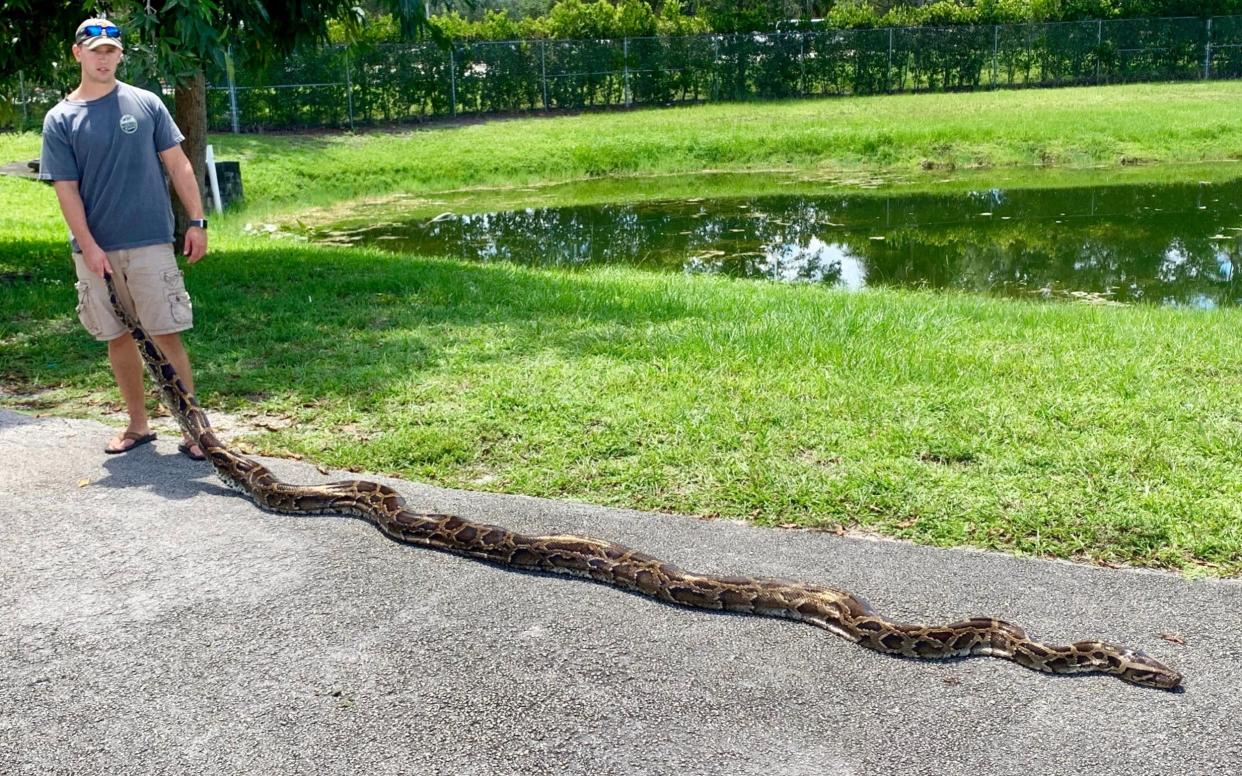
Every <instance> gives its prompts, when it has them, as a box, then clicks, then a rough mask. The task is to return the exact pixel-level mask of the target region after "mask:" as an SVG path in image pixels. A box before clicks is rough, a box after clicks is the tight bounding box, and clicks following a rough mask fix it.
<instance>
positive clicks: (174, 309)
mask: <svg viewBox="0 0 1242 776" xmlns="http://www.w3.org/2000/svg"><path fill="white" fill-rule="evenodd" d="M168 310H169V312H171V313H172V319H173V321H175V322H177V323H193V322H194V307H193V305H191V304H190V295H189V294H187V293H186V292H184V291H173V292H172V293H171V294H169V295H168Z"/></svg>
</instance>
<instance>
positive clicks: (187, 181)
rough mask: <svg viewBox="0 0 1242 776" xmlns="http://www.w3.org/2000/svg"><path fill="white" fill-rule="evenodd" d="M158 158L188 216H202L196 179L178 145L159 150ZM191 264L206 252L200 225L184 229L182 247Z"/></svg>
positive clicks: (205, 243) (205, 239)
mask: <svg viewBox="0 0 1242 776" xmlns="http://www.w3.org/2000/svg"><path fill="white" fill-rule="evenodd" d="M160 159H161V160H163V162H164V169H166V170H168V177H169V178H170V179H172V185H173V188H174V189H175V190H176V192H177V198H178V199H180V200H181V204H182V205H184V206H185V210H186V213H187V214H188V215H189V216H190V218H192V219H194V218H202V217H203V200H202V197H200V196H199V194H198V179H197V178H195V177H194V168H193V167H192V166H191V165H190V160H189V159H187V158H186V155H185V152H184V151H182V150H181V146H180V145H174V146H171V147H170V148H168V149H166V150H164V151H160ZM182 250H183V252H184V253H185V255H186V256H187V257H188V258H187V261H189V262H190V263H191V264H193V263H194V262H196V261H198V260H199V259H201V258H203V255H204V254H206V253H207V231H206V230H205V229H202V228H201V227H197V226H191V227H190V228H189V229H187V230H186V231H185V248H183V249H182Z"/></svg>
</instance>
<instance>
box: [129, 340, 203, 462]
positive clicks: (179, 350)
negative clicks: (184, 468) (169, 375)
mask: <svg viewBox="0 0 1242 776" xmlns="http://www.w3.org/2000/svg"><path fill="white" fill-rule="evenodd" d="M151 339H153V340H155V344H156V345H158V346H159V349H160V350H161V351H163V353H164V356H165V357H166V358H167V359H168V360H169V362H170V363H171V364H172V365H173V369H176V370H177V377H180V378H181V384H182V385H184V386H185V389H186V390H187V391H189V392H190V395H191V396H193V395H194V375H193V374H192V373H191V372H190V356H189V354H188V353H186V352H185V345H184V344H182V342H181V335H180V334H177V333H175V332H174V333H172V334H152V335H151ZM134 355H135V356H137V355H138V349H137V348H135V349H134ZM182 436H183V437H184V441H185V443H186V444H187V445H189V446H190V451H191V452H192V453H193V454H194V455H202V454H203V451H202V450H201V449H200V448H199V446H198V445H197V444H195V443H194V440H192V439H190V438H189V437H188V436H185V435H184V433H183V434H182Z"/></svg>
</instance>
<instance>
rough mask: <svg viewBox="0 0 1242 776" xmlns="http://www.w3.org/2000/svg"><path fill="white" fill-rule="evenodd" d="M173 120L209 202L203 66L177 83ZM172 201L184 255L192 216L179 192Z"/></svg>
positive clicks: (176, 235)
mask: <svg viewBox="0 0 1242 776" xmlns="http://www.w3.org/2000/svg"><path fill="white" fill-rule="evenodd" d="M173 119H174V120H175V121H176V122H177V127H178V128H179V129H180V130H181V134H183V135H185V140H184V141H182V143H181V148H182V150H183V151H185V155H186V156H187V157H189V159H190V164H191V165H193V167H194V175H195V177H196V178H198V195H199V198H200V199H203V201H204V202H205V201H206V198H205V197H204V196H203V194H204V192H205V191H206V189H207V187H206V183H205V181H206V176H207V79H206V78H205V77H204V76H203V71H202V70H201V69H200V70H197V71H195V73H194V75H193V76H191V77H190V78H188V79H187V80H185V81H182V82H180V83H178V84H177V88H176V91H175V92H174V93H173ZM172 202H173V218H174V221H175V224H176V225H175V227H174V237H173V247H174V250H176V251H177V253H178V254H180V253H181V246H182V245H184V244H185V230H186V225H187V223H186V222H187V221H188V220H189V218H190V217H189V215H188V214H187V213H186V210H185V206H184V205H182V204H181V201H180V200H179V199H178V198H177V192H176V191H173V192H172Z"/></svg>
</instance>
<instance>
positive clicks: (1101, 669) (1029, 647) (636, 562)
mask: <svg viewBox="0 0 1242 776" xmlns="http://www.w3.org/2000/svg"><path fill="white" fill-rule="evenodd" d="M105 279H106V280H107V282H108V289H109V292H110V295H111V302H112V306H113V308H114V309H115V310H116V313H117V315H118V317H119V318H120V319H121V320H122V321H124V322H125V324H126V325H127V326H128V327H129V329H130V332H131V333H132V334H133V337H134V341H135V342H136V343H137V344H138V349H139V352H140V353H141V354H142V358H143V360H144V362H145V363H146V365H147V368H148V370H149V371H150V373H151V376H152V377H153V378H154V380H155V383H156V385H157V386H158V389H159V393H160V397H161V399H162V400H163V402H164V404H165V405H166V406H167V407H168V409H169V411H170V412H171V413H172V414H173V416H174V417H175V418H176V419H177V421H178V423H179V424H180V426H181V428H182V429H183V430H184V431H185V433H186V434H188V435H189V436H190V437H191V438H193V439H194V440H195V441H196V442H198V444H199V446H200V447H201V448H202V450H203V452H204V453H205V454H206V455H207V457H208V460H209V461H210V463H211V465H212V466H213V467H214V468H215V471H216V474H217V475H218V476H219V477H220V479H221V480H223V481H224V482H225V484H227V485H228V486H229V487H231V488H233V489H234V490H237V491H239V492H241V493H242V494H244V495H246V496H247V497H249V498H250V499H252V500H253V501H254V502H255V503H256V504H257V505H258V506H259V507H261V508H263V509H266V510H269V511H272V512H277V513H281V514H290V515H321V514H336V515H354V516H357V517H361V518H363V519H365V520H368V521H370V522H371V523H373V524H374V525H375V527H376V528H378V529H379V530H380V531H382V532H383V533H384V534H386V535H388V536H389V537H391V538H393V539H395V540H397V541H399V542H405V543H409V544H415V545H419V546H422V547H431V548H433V549H437V550H443V551H446V552H451V553H456V554H458V555H465V556H468V557H471V558H477V559H479V560H483V561H489V562H492V563H496V564H499V565H502V566H506V567H510V568H515V569H522V570H526V571H539V572H551V573H556V574H567V575H570V576H575V577H582V578H585V579H590V580H594V581H596V582H600V583H603V584H606V585H611V586H613V587H617V588H621V589H622V590H628V591H631V592H635V593H640V594H642V595H646V596H650V597H652V598H657V599H659V600H661V601H666V602H668V603H671V604H679V605H682V606H688V607H694V608H701V609H715V610H722V611H729V612H740V613H744V614H751V615H757V616H764V617H782V618H788V619H792V620H798V621H800V622H805V623H808V624H811V625H815V626H818V627H820V628H823V629H825V630H827V631H829V632H831V633H834V634H836V635H838V636H840V637H842V638H845V639H848V640H850V641H852V642H854V643H855V644H858V645H859V646H862V647H866V648H867V649H872V650H875V651H877V652H883V653H885V654H888V655H900V656H903V657H908V658H924V659H944V658H958V657H967V656H971V655H986V656H990V657H999V658H1003V659H1006V660H1011V661H1013V662H1015V663H1017V664H1018V665H1021V666H1025V667H1027V668H1030V669H1033V670H1036V671H1043V672H1047V673H1053V674H1074V673H1090V672H1096V673H1103V674H1112V675H1114V676H1117V677H1119V678H1121V679H1123V680H1125V681H1127V682H1131V683H1133V684H1137V685H1142V686H1145V687H1156V688H1160V689H1166V690H1169V689H1174V688H1177V687H1178V686H1179V685H1180V684H1181V681H1182V676H1181V674H1179V673H1178V672H1177V671H1175V670H1173V669H1171V668H1169V667H1168V666H1166V665H1164V664H1163V663H1161V662H1160V661H1158V660H1156V659H1154V658H1151V657H1148V656H1147V655H1146V654H1144V653H1143V652H1140V651H1137V650H1131V649H1126V648H1125V647H1121V646H1118V645H1115V644H1110V643H1108V642H1103V641H1078V642H1075V643H1073V644H1068V645H1058V644H1045V643H1043V642H1039V641H1035V640H1033V639H1031V638H1029V637H1028V636H1027V634H1026V632H1025V631H1024V630H1023V629H1022V628H1020V627H1018V626H1017V625H1013V624H1011V623H1008V622H1004V621H1002V620H996V619H992V618H988V617H975V618H971V619H969V620H963V621H961V622H954V623H950V624H948V625H930V626H925V625H908V624H903V623H899V622H894V621H892V620H889V619H888V618H886V617H884V616H883V615H882V614H880V613H879V612H877V611H876V610H875V609H873V608H872V607H871V605H870V604H869V603H867V601H865V600H864V599H862V598H861V597H859V596H856V595H854V594H853V593H850V592H847V591H845V590H837V589H834V588H830V587H822V586H817V585H808V584H803V583H801V582H791V581H788V580H782V579H768V578H757V577H717V576H709V575H702V574H692V573H689V572H687V571H683V570H682V569H680V568H678V567H676V566H674V565H672V564H669V563H665V562H663V561H661V560H659V559H658V558H654V557H652V556H650V555H646V554H644V553H641V552H638V551H636V550H632V549H630V548H628V547H624V546H622V545H619V544H615V543H613V542H608V541H601V540H599V539H592V538H588V537H585V536H525V535H523V534H519V533H515V532H513V531H510V530H508V529H506V528H502V527H499V526H494V525H484V524H480V523H475V522H472V521H470V520H467V519H465V518H462V517H457V516H455V515H443V514H428V513H422V512H413V511H411V510H409V509H407V508H406V507H405V502H404V500H403V499H402V497H401V495H400V494H398V493H397V491H395V490H393V489H392V488H389V487H387V486H384V485H380V484H378V483H374V482H367V481H365V480H346V481H343V482H333V483H329V484H327V485H313V486H301V485H290V484H288V483H285V482H281V481H280V480H278V479H276V477H275V476H274V475H273V474H272V473H271V472H270V471H268V469H267V468H266V467H264V466H263V465H262V464H260V463H259V462H257V461H254V460H252V459H250V458H247V457H246V456H244V455H240V454H238V453H236V452H234V451H232V450H230V449H229V448H228V447H226V446H225V445H224V443H222V442H221V441H220V440H219V439H217V438H216V435H215V434H214V433H213V431H212V429H211V424H210V423H209V422H208V420H207V416H206V415H205V414H204V413H203V410H202V409H201V408H200V407H199V406H198V403H197V402H196V401H195V400H194V397H193V396H191V395H190V394H189V393H187V392H186V390H185V387H184V386H183V385H182V383H181V380H180V379H179V378H178V377H177V373H176V371H175V370H174V369H173V366H172V364H171V363H169V361H168V359H166V358H165V357H164V354H163V353H161V352H160V349H159V348H158V347H157V346H156V344H155V343H154V342H153V341H152V340H151V338H150V337H148V336H147V334H146V332H144V331H143V330H142V328H141V327H140V326H139V325H138V324H137V323H136V322H135V321H134V320H133V318H132V317H131V316H130V315H129V312H128V311H127V310H126V309H125V308H124V307H123V306H122V305H121V304H120V302H119V300H118V298H117V294H116V290H115V287H114V286H113V283H112V279H111V277H106V278H105Z"/></svg>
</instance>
